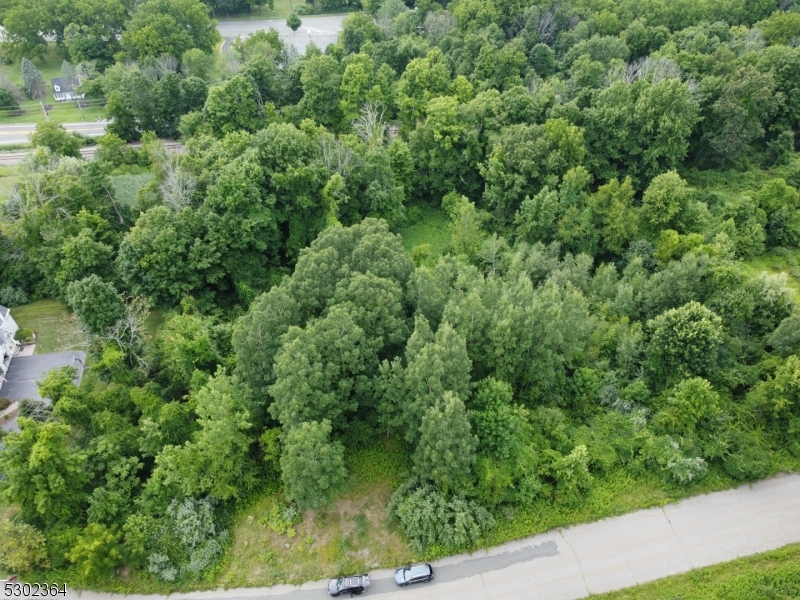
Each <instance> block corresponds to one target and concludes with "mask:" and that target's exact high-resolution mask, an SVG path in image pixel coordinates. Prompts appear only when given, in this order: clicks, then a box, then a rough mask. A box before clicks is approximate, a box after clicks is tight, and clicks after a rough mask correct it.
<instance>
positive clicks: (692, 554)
mask: <svg viewBox="0 0 800 600" xmlns="http://www.w3.org/2000/svg"><path fill="white" fill-rule="evenodd" d="M796 542H800V475H786V476H782V477H776V478H773V479H768V480H766V481H762V482H759V483H756V484H754V485H753V486H752V487H751V486H742V487H740V488H737V489H735V490H729V491H726V492H718V493H715V494H708V495H705V496H697V497H694V498H689V499H688V500H684V501H682V502H679V503H678V504H669V505H666V506H664V507H663V508H653V509H650V510H642V511H638V512H634V513H630V514H628V515H624V516H621V517H615V518H613V519H605V520H603V521H598V522H596V523H589V524H587V525H578V526H576V527H570V528H569V529H562V530H558V531H551V532H548V533H544V534H542V535H537V536H534V537H532V538H528V539H525V540H519V541H517V542H511V543H509V544H505V545H503V546H499V547H497V548H493V549H491V550H489V551H488V552H486V551H482V552H477V553H475V554H473V555H466V554H463V555H459V556H453V557H449V558H446V559H443V560H440V561H437V562H436V563H434V572H435V579H434V582H433V583H430V584H425V585H420V586H418V587H416V588H414V587H411V588H406V589H400V588H398V587H396V586H395V585H394V582H393V581H392V579H391V577H392V571H391V570H388V569H383V570H380V571H373V572H372V573H371V575H372V579H373V585H372V586H371V587H370V589H369V590H368V592H367V593H366V594H365V596H364V597H370V598H371V597H375V598H382V599H383V600H429V599H430V598H436V599H437V600H575V599H578V598H585V597H586V596H588V595H589V594H590V593H592V594H600V593H603V592H607V591H610V590H616V589H621V588H625V587H630V586H633V585H636V584H638V583H645V582H648V581H653V580H655V579H660V578H662V577H667V576H669V575H674V574H676V573H683V572H685V571H690V570H692V569H696V568H699V567H705V566H708V565H712V564H716V563H720V562H726V561H729V560H733V559H735V558H737V557H740V556H746V555H750V554H756V553H759V552H765V551H767V550H772V549H775V548H779V547H781V546H785V545H786V544H790V543H796ZM68 597H70V598H78V597H80V598H82V599H83V600H111V599H121V598H122V596H115V595H113V594H99V593H94V592H84V593H83V594H80V595H78V594H76V593H74V592H70V593H69V594H68ZM276 597H280V598H282V599H285V600H322V599H323V598H325V597H327V593H326V591H325V582H321V581H318V582H310V583H307V584H304V585H302V586H300V587H299V588H298V587H295V586H289V585H279V586H275V587H272V588H240V589H233V590H222V589H220V590H216V591H210V592H193V593H187V594H172V595H171V596H169V599H170V600H176V599H192V600H205V599H209V600H210V599H215V600H222V599H228V598H230V599H234V598H251V599H260V598H276ZM124 598H125V599H126V600H135V599H148V600H156V599H158V598H164V597H163V596H162V597H158V596H125V597H124Z"/></svg>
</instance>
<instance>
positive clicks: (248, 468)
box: [147, 369, 254, 500]
mask: <svg viewBox="0 0 800 600" xmlns="http://www.w3.org/2000/svg"><path fill="white" fill-rule="evenodd" d="M195 400H196V402H197V406H196V408H195V412H196V413H197V423H198V425H199V426H200V429H199V430H198V431H196V432H195V433H194V435H193V436H192V440H191V441H189V442H187V443H185V444H184V445H183V446H165V447H164V449H163V450H162V451H161V454H159V455H158V456H157V457H156V470H155V471H154V473H153V476H152V477H151V478H150V480H149V481H148V483H147V487H148V488H150V490H151V491H152V492H154V493H155V494H156V495H158V494H161V493H163V489H164V488H168V487H169V486H176V487H177V489H179V490H181V491H182V492H183V494H185V495H186V496H202V495H205V494H208V495H210V496H211V497H213V498H217V499H219V500H229V499H231V498H238V497H240V496H242V495H243V494H244V493H245V492H246V491H247V490H248V489H249V487H250V486H251V485H252V483H253V472H252V465H251V461H250V458H249V449H250V445H251V443H252V442H253V441H254V439H253V438H251V437H250V434H249V433H248V432H249V431H250V429H251V427H252V425H251V420H250V411H249V409H250V391H249V390H248V389H247V388H246V387H244V386H243V385H241V384H240V383H239V382H238V381H236V380H235V379H234V378H233V377H231V376H229V375H227V374H226V373H225V371H224V370H222V369H220V370H219V371H217V374H216V375H215V376H214V377H212V378H211V379H210V380H209V381H208V383H207V384H206V385H205V386H203V388H201V389H200V390H199V391H198V392H197V394H196V395H195ZM159 488H161V489H159Z"/></svg>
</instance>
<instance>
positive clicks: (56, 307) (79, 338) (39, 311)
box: [11, 300, 87, 354]
mask: <svg viewBox="0 0 800 600" xmlns="http://www.w3.org/2000/svg"><path fill="white" fill-rule="evenodd" d="M11 316H12V317H14V320H15V321H16V322H17V325H19V326H20V327H22V328H26V329H33V331H34V332H35V333H36V352H35V353H36V354H45V353H47V352H65V351H67V350H77V349H85V348H86V347H87V340H86V338H85V337H84V336H83V334H81V332H80V328H79V326H78V318H77V317H76V316H75V315H74V314H73V313H71V312H69V310H67V307H66V306H64V305H63V304H62V303H61V302H59V301H58V300H37V301H36V302H31V303H30V304H25V305H23V306H17V307H14V308H12V309H11Z"/></svg>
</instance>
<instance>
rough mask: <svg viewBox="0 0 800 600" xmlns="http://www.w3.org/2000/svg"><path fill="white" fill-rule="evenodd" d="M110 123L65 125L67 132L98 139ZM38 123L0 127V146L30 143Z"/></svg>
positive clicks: (95, 122)
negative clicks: (75, 132)
mask: <svg viewBox="0 0 800 600" xmlns="http://www.w3.org/2000/svg"><path fill="white" fill-rule="evenodd" d="M107 123H108V121H89V122H88V123H64V127H65V128H66V130H67V131H77V132H78V133H82V134H83V135H86V136H90V137H98V136H101V135H103V134H104V133H105V132H106V124H107ZM35 127H36V123H19V124H16V125H0V146H1V145H4V144H25V143H27V142H29V141H30V135H31V133H33V130H34V128H35Z"/></svg>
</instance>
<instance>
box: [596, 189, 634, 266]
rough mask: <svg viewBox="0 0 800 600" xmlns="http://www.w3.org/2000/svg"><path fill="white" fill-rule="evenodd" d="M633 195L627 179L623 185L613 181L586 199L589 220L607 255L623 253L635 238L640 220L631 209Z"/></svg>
mask: <svg viewBox="0 0 800 600" xmlns="http://www.w3.org/2000/svg"><path fill="white" fill-rule="evenodd" d="M635 193H636V192H635V191H634V189H633V183H632V181H631V178H630V177H628V178H626V179H625V181H623V182H622V183H620V182H619V180H617V179H612V180H611V181H609V182H608V183H607V184H606V185H602V186H600V187H599V188H598V190H597V192H595V193H594V194H592V196H591V198H590V199H589V206H590V208H591V211H592V220H593V221H594V222H595V227H596V228H597V230H598V232H599V234H600V239H601V240H602V243H603V246H604V247H605V248H606V249H607V250H608V251H610V252H615V253H620V252H622V248H623V247H624V245H625V244H626V243H628V242H631V241H633V240H635V239H636V237H637V235H638V232H639V219H638V215H637V213H636V211H635V210H634V208H633V200H634V196H635Z"/></svg>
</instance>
